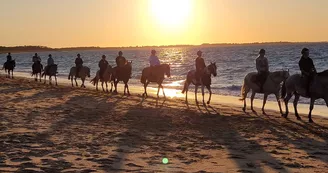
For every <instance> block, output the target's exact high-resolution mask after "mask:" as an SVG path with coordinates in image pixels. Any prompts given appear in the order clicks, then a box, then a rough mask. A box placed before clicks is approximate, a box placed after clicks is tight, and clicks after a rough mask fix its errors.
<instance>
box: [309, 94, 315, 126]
mask: <svg viewBox="0 0 328 173" xmlns="http://www.w3.org/2000/svg"><path fill="white" fill-rule="evenodd" d="M314 101H315V99H314V98H311V103H310V112H309V123H313V120H312V110H313V108H314Z"/></svg>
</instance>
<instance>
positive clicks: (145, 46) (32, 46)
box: [0, 41, 328, 50]
mask: <svg viewBox="0 0 328 173" xmlns="http://www.w3.org/2000/svg"><path fill="white" fill-rule="evenodd" d="M295 43H296V44H302V43H328V41H300V42H293V41H278V42H249V43H202V44H176V45H140V46H139V45H137V46H104V47H102V46H73V47H50V46H41V45H18V46H1V45H0V49H3V48H28V47H30V48H39V49H52V50H60V49H78V48H82V49H83V48H96V49H113V48H149V47H182V46H190V47H192V46H211V45H212V46H215V45H247V44H295Z"/></svg>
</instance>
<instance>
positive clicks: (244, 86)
mask: <svg viewBox="0 0 328 173" xmlns="http://www.w3.org/2000/svg"><path fill="white" fill-rule="evenodd" d="M246 90H247V86H246V80H244V83H243V86H242V87H241V90H240V95H241V98H240V99H239V100H240V101H244V100H245V99H246V93H247V91H246Z"/></svg>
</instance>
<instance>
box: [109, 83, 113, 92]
mask: <svg viewBox="0 0 328 173" xmlns="http://www.w3.org/2000/svg"><path fill="white" fill-rule="evenodd" d="M109 92H113V82H110V91H109Z"/></svg>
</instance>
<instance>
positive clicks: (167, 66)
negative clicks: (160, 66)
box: [164, 64, 171, 77]
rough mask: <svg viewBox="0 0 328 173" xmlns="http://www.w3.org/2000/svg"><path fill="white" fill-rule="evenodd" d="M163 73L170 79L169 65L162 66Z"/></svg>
mask: <svg viewBox="0 0 328 173" xmlns="http://www.w3.org/2000/svg"><path fill="white" fill-rule="evenodd" d="M164 71H165V74H166V76H167V77H171V67H170V64H164Z"/></svg>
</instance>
